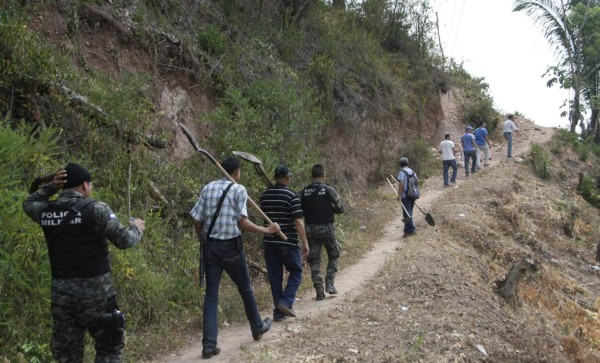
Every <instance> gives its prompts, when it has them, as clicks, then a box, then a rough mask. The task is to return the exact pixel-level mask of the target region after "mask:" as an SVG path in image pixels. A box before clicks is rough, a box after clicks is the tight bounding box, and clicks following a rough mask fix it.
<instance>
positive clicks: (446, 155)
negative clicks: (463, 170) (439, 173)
mask: <svg viewBox="0 0 600 363" xmlns="http://www.w3.org/2000/svg"><path fill="white" fill-rule="evenodd" d="M440 154H442V167H443V173H444V188H448V187H451V186H452V185H453V184H456V174H457V170H458V166H457V165H456V156H454V154H456V146H455V145H454V142H452V140H450V134H449V133H446V135H445V136H444V141H442V142H440ZM450 168H452V177H451V178H450V180H449V181H448V170H449V169H450Z"/></svg>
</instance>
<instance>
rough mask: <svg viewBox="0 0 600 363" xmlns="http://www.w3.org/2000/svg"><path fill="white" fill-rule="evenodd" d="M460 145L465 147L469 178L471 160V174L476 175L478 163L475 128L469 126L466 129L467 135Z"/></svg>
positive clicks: (463, 137) (461, 139) (464, 152)
mask: <svg viewBox="0 0 600 363" xmlns="http://www.w3.org/2000/svg"><path fill="white" fill-rule="evenodd" d="M460 143H461V144H462V147H463V155H464V159H465V174H466V176H467V177H468V176H469V160H471V172H472V173H476V172H477V170H476V167H477V162H476V161H475V158H476V157H477V151H475V136H473V127H471V126H470V125H468V126H467V127H465V134H464V135H463V136H462V137H461V138H460Z"/></svg>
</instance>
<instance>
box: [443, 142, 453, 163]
mask: <svg viewBox="0 0 600 363" xmlns="http://www.w3.org/2000/svg"><path fill="white" fill-rule="evenodd" d="M453 148H454V143H453V142H452V141H450V140H444V141H442V142H440V150H442V160H454V159H456V158H455V157H454V150H452V149H453Z"/></svg>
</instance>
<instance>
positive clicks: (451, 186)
mask: <svg viewBox="0 0 600 363" xmlns="http://www.w3.org/2000/svg"><path fill="white" fill-rule="evenodd" d="M453 187H454V185H453V184H448V185H444V188H453Z"/></svg>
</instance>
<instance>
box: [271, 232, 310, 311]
mask: <svg viewBox="0 0 600 363" xmlns="http://www.w3.org/2000/svg"><path fill="white" fill-rule="evenodd" d="M264 254H265V263H266V265H267V275H268V276H269V282H270V283H271V295H273V305H274V306H275V309H274V310H273V318H274V319H277V318H282V317H283V316H284V314H283V313H282V312H281V311H279V310H278V309H277V305H278V304H281V305H284V306H287V307H288V308H290V309H291V308H292V306H293V305H294V302H295V301H296V292H298V288H299V287H300V282H302V256H301V254H300V247H299V246H283V245H277V244H275V243H269V242H266V243H265V248H264ZM284 267H285V269H286V270H287V271H288V272H289V273H290V275H289V276H288V278H287V284H286V285H285V288H283V268H284Z"/></svg>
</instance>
